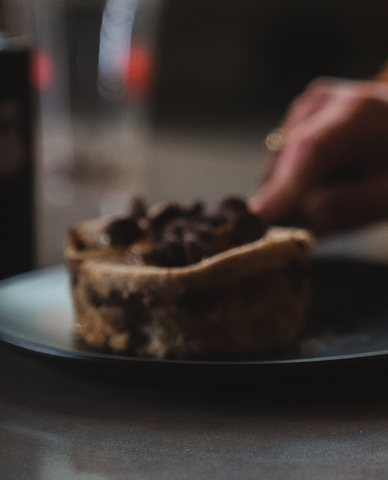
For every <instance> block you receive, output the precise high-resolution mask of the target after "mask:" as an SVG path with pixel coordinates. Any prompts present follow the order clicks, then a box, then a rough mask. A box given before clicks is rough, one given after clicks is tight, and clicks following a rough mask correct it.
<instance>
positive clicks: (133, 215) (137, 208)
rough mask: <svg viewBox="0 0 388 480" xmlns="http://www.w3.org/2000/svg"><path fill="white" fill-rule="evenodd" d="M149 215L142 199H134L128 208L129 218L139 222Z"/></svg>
mask: <svg viewBox="0 0 388 480" xmlns="http://www.w3.org/2000/svg"><path fill="white" fill-rule="evenodd" d="M146 215H147V208H146V205H145V203H144V201H143V200H142V199H141V198H140V197H134V198H132V200H131V202H130V204H129V208H128V218H130V219H131V220H133V221H135V222H137V221H139V220H140V219H141V218H144V217H145V216H146Z"/></svg>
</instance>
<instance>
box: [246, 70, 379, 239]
mask: <svg viewBox="0 0 388 480" xmlns="http://www.w3.org/2000/svg"><path fill="white" fill-rule="evenodd" d="M281 128H282V131H283V132H285V139H286V140H285V145H284V146H283V148H281V149H280V150H279V151H277V152H273V153H270V155H269V158H268V159H267V163H266V169H265V173H264V176H263V178H262V185H261V189H260V191H259V193H258V194H257V195H255V196H254V197H252V198H251V199H250V200H249V207H250V209H251V211H252V212H253V213H255V214H257V215H259V216H261V217H262V218H263V219H264V220H265V221H266V222H268V223H272V224H273V223H278V224H279V223H302V224H303V225H304V226H306V227H307V228H310V229H311V230H313V231H314V232H316V233H317V234H324V233H329V232H333V231H336V230H344V229H349V228H352V227H356V226H361V225H363V224H366V223H369V222H373V221H376V220H381V219H384V218H388V84H387V83H384V82H375V81H360V82H359V81H354V82H353V81H343V80H338V79H317V80H315V81H313V82H312V83H311V84H310V85H309V86H308V88H307V89H306V90H305V92H303V93H302V94H301V95H300V96H299V97H298V98H297V99H296V100H294V102H293V103H292V104H291V107H290V109H289V111H288V113H287V115H286V117H285V120H284V122H283V124H282V125H281Z"/></svg>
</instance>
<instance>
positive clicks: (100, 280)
mask: <svg viewBox="0 0 388 480" xmlns="http://www.w3.org/2000/svg"><path fill="white" fill-rule="evenodd" d="M311 245H312V237H311V235H310V234H309V233H308V232H307V231H305V230H303V229H293V228H280V227H271V228H265V227H264V225H263V224H262V222H261V221H260V220H259V219H258V218H257V217H255V216H253V215H252V214H250V213H249V211H248V209H247V207H246V204H245V201H243V200H241V199H239V198H226V199H223V200H222V201H221V202H220V203H219V205H218V207H217V208H216V209H215V211H214V212H210V213H208V212H207V211H205V208H204V206H203V204H202V203H200V202H196V203H193V204H191V205H179V204H168V205H158V206H153V207H151V208H147V207H146V205H145V203H144V202H143V201H142V200H140V199H134V200H133V201H132V202H131V206H130V208H129V210H128V212H127V214H126V215H125V216H122V217H118V218H99V219H96V220H90V221H87V222H84V223H81V224H78V225H75V226H72V227H70V228H69V234H68V242H67V246H66V252H65V255H66V258H67V263H68V267H69V271H70V273H71V279H72V295H73V303H74V313H75V332H76V335H77V336H78V338H80V339H82V341H84V342H86V344H87V345H88V346H89V347H91V348H93V349H97V350H100V351H109V352H114V353H120V354H130V355H136V356H148V357H158V358H201V357H202V358H205V357H206V358H207V357H224V358H225V357H227V356H229V357H230V358H232V357H233V356H236V355H237V356H240V355H246V354H249V355H251V354H261V353H264V352H270V351H274V350H277V349H281V348H284V347H287V346H289V345H291V344H293V343H294V342H295V341H296V339H297V338H298V336H299V335H300V332H301V330H302V329H303V326H304V323H305V307H306V300H307V289H308V265H309V253H310V250H311Z"/></svg>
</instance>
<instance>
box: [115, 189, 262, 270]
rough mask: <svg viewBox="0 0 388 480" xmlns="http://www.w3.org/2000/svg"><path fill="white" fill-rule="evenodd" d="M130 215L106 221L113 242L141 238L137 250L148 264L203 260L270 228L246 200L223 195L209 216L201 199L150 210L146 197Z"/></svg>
mask: <svg viewBox="0 0 388 480" xmlns="http://www.w3.org/2000/svg"><path fill="white" fill-rule="evenodd" d="M128 215H129V216H127V217H125V218H120V219H116V220H114V221H112V222H111V223H109V224H108V225H107V227H106V233H107V234H108V235H109V237H110V244H111V245H113V246H121V247H127V246H129V245H131V244H132V243H133V242H134V241H136V240H138V239H140V238H142V239H143V240H144V242H143V240H142V242H143V243H142V242H140V244H141V245H140V246H141V248H140V249H138V250H137V251H134V255H135V256H136V258H139V259H140V261H141V262H143V263H144V264H148V265H156V266H161V267H182V266H186V265H191V264H193V263H197V262H200V261H201V260H202V259H204V258H207V257H211V256H212V255H214V254H216V253H219V252H222V251H224V250H227V249H228V248H231V247H233V246H236V245H242V244H245V243H249V242H253V241H255V240H257V239H259V238H260V237H261V236H262V235H263V234H264V231H265V228H264V226H263V224H262V222H261V221H260V220H259V219H258V218H257V217H255V216H254V215H252V214H251V213H249V211H248V209H247V206H246V204H245V202H244V201H243V200H241V199H240V198H236V197H227V198H224V199H223V200H222V201H221V202H220V203H219V205H218V207H217V209H216V210H215V212H214V213H213V214H210V215H209V214H208V213H207V212H205V210H204V206H203V204H202V203H201V202H194V203H192V204H190V205H188V206H181V205H179V204H176V203H170V204H167V205H164V206H163V207H162V208H159V209H158V210H157V211H155V210H153V211H152V210H151V212H150V211H148V212H147V211H146V206H145V204H144V202H143V201H142V200H141V199H140V198H137V197H135V198H134V199H133V200H132V202H131V205H130V209H129V212H128ZM143 219H144V220H145V221H143ZM139 225H141V226H139ZM150 240H151V242H152V243H150V246H149V248H148V249H147V250H144V247H146V245H148V244H149V243H148V242H150ZM139 251H140V253H139Z"/></svg>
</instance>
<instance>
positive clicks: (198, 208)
mask: <svg viewBox="0 0 388 480" xmlns="http://www.w3.org/2000/svg"><path fill="white" fill-rule="evenodd" d="M203 210H204V206H203V203H202V202H194V203H192V204H191V205H189V206H188V207H186V209H185V213H184V215H185V217H195V216H199V215H202V213H203Z"/></svg>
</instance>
